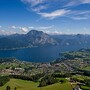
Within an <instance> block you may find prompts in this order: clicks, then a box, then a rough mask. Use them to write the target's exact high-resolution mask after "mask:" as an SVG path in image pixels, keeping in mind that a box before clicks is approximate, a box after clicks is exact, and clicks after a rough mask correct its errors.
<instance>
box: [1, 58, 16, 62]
mask: <svg viewBox="0 0 90 90" xmlns="http://www.w3.org/2000/svg"><path fill="white" fill-rule="evenodd" d="M13 60H15V58H0V63H3V62H12V61H13Z"/></svg>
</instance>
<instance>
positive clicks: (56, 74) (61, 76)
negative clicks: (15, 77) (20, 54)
mask: <svg viewBox="0 0 90 90" xmlns="http://www.w3.org/2000/svg"><path fill="white" fill-rule="evenodd" d="M71 75H72V74H71V73H65V74H61V73H54V74H53V77H55V78H66V77H71Z"/></svg>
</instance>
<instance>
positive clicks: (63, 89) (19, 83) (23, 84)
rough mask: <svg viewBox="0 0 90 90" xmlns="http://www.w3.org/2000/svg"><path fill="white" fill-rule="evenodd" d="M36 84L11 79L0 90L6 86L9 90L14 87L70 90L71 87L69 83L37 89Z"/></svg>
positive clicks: (27, 89)
mask: <svg viewBox="0 0 90 90" xmlns="http://www.w3.org/2000/svg"><path fill="white" fill-rule="evenodd" d="M38 85H39V83H38V82H36V83H35V82H32V81H25V80H20V79H11V80H10V81H9V82H8V83H6V84H5V85H4V86H2V87H0V90H5V89H6V87H7V86H10V87H11V90H14V88H15V87H16V88H17V90H72V87H71V85H70V83H69V82H66V83H63V84H61V83H56V84H53V85H49V86H46V87H38Z"/></svg>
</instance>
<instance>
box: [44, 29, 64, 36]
mask: <svg viewBox="0 0 90 90" xmlns="http://www.w3.org/2000/svg"><path fill="white" fill-rule="evenodd" d="M44 32H45V33H47V34H50V35H60V34H63V32H60V31H57V30H54V31H50V30H46V31H44Z"/></svg>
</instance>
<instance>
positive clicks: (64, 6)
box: [21, 0, 90, 20]
mask: <svg viewBox="0 0 90 90" xmlns="http://www.w3.org/2000/svg"><path fill="white" fill-rule="evenodd" d="M21 1H22V2H24V3H25V4H27V5H28V7H29V9H30V10H32V11H34V12H36V14H38V15H40V16H41V17H43V18H47V19H55V18H57V17H61V16H64V17H69V16H70V15H71V16H72V17H73V18H72V17H71V18H72V19H74V17H75V13H72V12H74V11H73V10H72V7H76V6H78V5H81V4H90V0H66V1H65V0H21ZM52 2H53V3H56V4H57V3H58V4H57V7H58V9H57V7H56V4H55V7H54V5H53V3H52ZM70 7H71V8H70ZM52 8H54V9H52ZM44 9H46V10H44ZM51 9H52V11H51ZM49 10H50V11H49ZM78 13H79V12H78ZM84 14H86V13H84ZM84 14H83V15H84ZM89 15H90V14H89ZM69 18H70V17H69ZM41 19H42V18H40V19H39V20H41ZM78 19H85V16H84V17H81V18H80V17H79V16H78V17H77V20H78ZM86 19H87V18H86Z"/></svg>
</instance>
